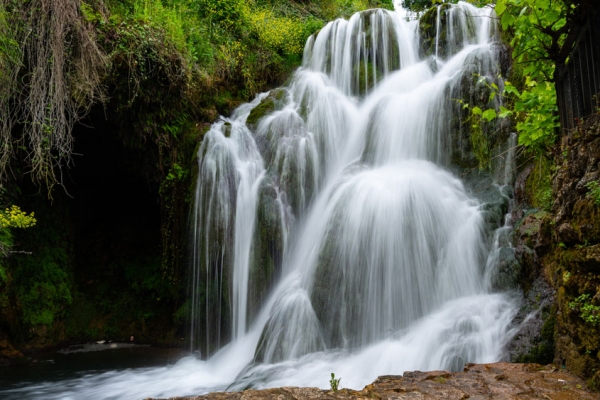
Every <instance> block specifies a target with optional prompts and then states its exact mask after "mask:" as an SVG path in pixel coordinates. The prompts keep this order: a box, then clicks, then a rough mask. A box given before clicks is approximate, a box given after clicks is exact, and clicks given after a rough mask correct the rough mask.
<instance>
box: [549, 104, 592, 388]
mask: <svg viewBox="0 0 600 400" xmlns="http://www.w3.org/2000/svg"><path fill="white" fill-rule="evenodd" d="M557 165H558V166H559V168H558V169H557V171H556V174H555V175H554V177H553V181H552V186H553V187H552V190H553V192H554V195H555V201H554V204H553V208H552V213H553V214H554V215H553V218H552V219H550V220H549V221H547V225H548V229H547V230H546V232H544V233H545V236H546V237H547V238H548V239H547V240H548V241H549V242H550V243H551V246H550V250H549V251H548V252H547V254H545V255H544V256H543V259H542V265H543V267H544V272H545V275H546V276H547V277H548V278H549V280H550V282H551V283H552V285H553V286H554V287H555V288H556V289H557V310H558V313H557V318H556V332H555V337H556V361H557V362H560V363H562V364H564V365H566V367H567V368H568V369H569V370H571V371H572V372H574V373H576V374H578V375H579V376H582V377H583V378H584V379H587V383H588V384H589V386H590V387H593V388H596V389H600V323H598V320H597V319H596V314H598V312H599V311H600V206H599V205H598V204H596V203H595V201H594V198H593V196H592V193H591V191H590V189H589V188H588V184H589V183H590V182H594V181H595V182H598V181H599V180H600V116H598V115H596V116H594V117H592V118H591V119H589V120H588V121H587V122H586V123H585V124H582V125H580V126H578V127H577V128H576V129H574V130H573V131H572V132H571V133H569V135H567V136H565V137H563V139H562V143H561V152H560V155H559V156H558V157H557ZM543 229H544V227H542V230H543ZM582 296H583V297H582Z"/></svg>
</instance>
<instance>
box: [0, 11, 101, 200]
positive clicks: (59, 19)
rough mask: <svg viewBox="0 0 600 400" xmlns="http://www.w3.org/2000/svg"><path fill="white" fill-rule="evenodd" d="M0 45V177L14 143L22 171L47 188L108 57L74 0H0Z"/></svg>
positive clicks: (57, 175) (95, 95)
mask: <svg viewBox="0 0 600 400" xmlns="http://www.w3.org/2000/svg"><path fill="white" fill-rule="evenodd" d="M5 43H6V44H7V46H4V44H5ZM3 47H7V48H8V49H9V51H8V52H6V51H4V52H0V72H2V73H4V76H3V78H0V80H1V81H3V82H1V83H2V84H3V86H2V87H1V88H0V121H1V122H0V129H1V131H0V139H1V140H2V154H1V155H0V179H1V180H5V179H6V178H7V177H8V174H9V171H10V162H11V159H12V158H13V157H14V156H15V149H16V147H17V146H18V147H19V148H20V149H22V150H23V151H24V152H25V154H26V157H25V161H26V165H27V168H28V171H26V172H28V173H30V174H31V176H32V179H33V180H34V181H35V182H37V183H38V184H46V185H47V186H48V191H49V193H50V192H51V190H52V187H53V186H54V185H55V184H57V183H58V184H62V182H63V177H62V172H63V169H64V168H65V167H68V166H69V165H70V163H71V161H72V159H71V154H72V151H73V136H72V130H73V126H74V124H75V123H76V122H77V121H78V120H80V119H81V118H82V117H83V116H85V114H86V113H87V112H88V111H89V109H90V107H91V105H92V104H93V103H94V102H96V101H98V100H100V99H102V97H103V95H104V88H103V87H102V78H103V75H104V73H105V71H106V67H107V65H108V58H107V56H106V55H105V54H104V52H103V51H102V49H101V48H100V47H99V46H98V44H97V41H96V35H95V29H94V26H93V25H92V24H91V23H90V22H88V21H86V20H85V18H84V17H83V15H82V12H81V1H80V0H30V1H22V0H0V50H2V48H3Z"/></svg>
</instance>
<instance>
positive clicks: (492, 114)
mask: <svg viewBox="0 0 600 400" xmlns="http://www.w3.org/2000/svg"><path fill="white" fill-rule="evenodd" d="M481 116H482V117H483V119H485V120H486V121H487V122H490V121H492V120H493V119H495V118H496V110H494V109H493V108H488V109H487V110H485V111H484V112H483V114H482V115H481Z"/></svg>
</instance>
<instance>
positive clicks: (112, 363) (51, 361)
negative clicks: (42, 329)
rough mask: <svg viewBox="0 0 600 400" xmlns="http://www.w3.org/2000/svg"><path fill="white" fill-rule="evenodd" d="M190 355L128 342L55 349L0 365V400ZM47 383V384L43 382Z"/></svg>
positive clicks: (29, 396) (34, 394)
mask: <svg viewBox="0 0 600 400" xmlns="http://www.w3.org/2000/svg"><path fill="white" fill-rule="evenodd" d="M186 355H189V354H188V353H187V352H183V351H182V350H181V349H161V348H156V347H150V346H142V345H131V344H129V343H113V344H96V343H94V344H86V345H79V346H72V347H69V348H67V349H63V350H61V351H58V352H52V353H44V354H37V355H34V356H32V357H31V360H30V362H28V363H25V364H22V365H10V366H8V367H0V399H34V398H43V397H44V396H43V394H42V393H39V392H38V393H37V394H36V393H35V390H34V391H25V392H23V391H21V390H19V389H20V388H23V387H32V386H34V387H35V386H37V385H38V384H41V383H43V382H46V383H48V382H59V381H64V380H72V379H74V378H75V379H76V378H81V377H84V376H85V375H89V374H94V375H96V374H101V373H103V372H108V371H112V372H117V373H118V371H123V372H125V371H127V370H132V369H137V368H148V367H157V366H164V365H168V364H172V363H175V362H176V361H177V360H179V359H180V358H182V357H184V356H186ZM43 386H46V385H43Z"/></svg>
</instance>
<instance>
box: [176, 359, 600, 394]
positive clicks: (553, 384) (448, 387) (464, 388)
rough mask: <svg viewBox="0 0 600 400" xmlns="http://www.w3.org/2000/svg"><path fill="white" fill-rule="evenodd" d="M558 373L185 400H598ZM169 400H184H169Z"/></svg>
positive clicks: (531, 370) (436, 375)
mask: <svg viewBox="0 0 600 400" xmlns="http://www.w3.org/2000/svg"><path fill="white" fill-rule="evenodd" d="M598 398H600V396H598V394H594V393H591V392H589V391H588V390H587V389H585V383H584V382H583V381H582V380H581V379H580V378H577V377H576V376H574V375H572V374H570V373H568V372H566V371H565V370H562V369H557V368H555V367H552V366H541V365H539V364H510V363H494V364H467V365H466V367H465V369H464V370H463V371H462V372H448V371H433V372H419V371H416V372H405V373H404V375H402V376H396V375H389V376H380V377H379V378H377V380H376V381H375V382H373V383H372V384H370V385H367V386H366V387H365V388H364V389H363V390H360V391H357V390H349V389H340V390H338V391H335V392H334V391H331V390H321V389H318V388H297V387H283V388H277V389H265V390H246V391H243V392H221V393H210V394H207V395H204V396H196V397H186V398H185V399H187V400H254V399H265V400H269V399H273V400H275V399H277V400H288V399H289V400H292V399H293V400H301V399H302V400H304V399H398V400H400V399H423V400H424V399H470V400H484V399H507V400H508V399H546V400H547V399H556V400H559V399H564V400H567V399H579V400H587V399H590V400H591V399H598ZM170 400H184V399H183V398H171V399H170Z"/></svg>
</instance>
